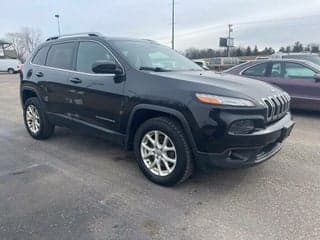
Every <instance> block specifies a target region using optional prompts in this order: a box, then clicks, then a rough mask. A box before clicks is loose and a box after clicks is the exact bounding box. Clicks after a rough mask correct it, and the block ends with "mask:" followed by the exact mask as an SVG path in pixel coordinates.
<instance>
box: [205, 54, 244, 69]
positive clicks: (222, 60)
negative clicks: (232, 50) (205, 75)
mask: <svg viewBox="0 0 320 240" xmlns="http://www.w3.org/2000/svg"><path fill="white" fill-rule="evenodd" d="M239 63H240V59H239V58H238V57H216V58H210V59H209V63H208V66H209V67H210V69H213V70H216V71H223V70H226V69H228V68H231V67H233V66H236V65H238V64H239Z"/></svg>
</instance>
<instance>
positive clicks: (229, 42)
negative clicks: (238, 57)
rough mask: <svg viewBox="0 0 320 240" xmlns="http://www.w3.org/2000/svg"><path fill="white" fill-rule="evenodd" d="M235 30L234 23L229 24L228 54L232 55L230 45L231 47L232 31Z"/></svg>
mask: <svg viewBox="0 0 320 240" xmlns="http://www.w3.org/2000/svg"><path fill="white" fill-rule="evenodd" d="M232 32H233V29H232V24H229V25H228V40H227V54H228V57H230V47H231V33H232Z"/></svg>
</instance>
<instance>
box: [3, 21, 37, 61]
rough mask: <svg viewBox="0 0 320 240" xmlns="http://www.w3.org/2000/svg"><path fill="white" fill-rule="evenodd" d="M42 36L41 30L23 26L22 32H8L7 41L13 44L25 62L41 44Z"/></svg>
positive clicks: (19, 56)
mask: <svg viewBox="0 0 320 240" xmlns="http://www.w3.org/2000/svg"><path fill="white" fill-rule="evenodd" d="M41 36H42V33H41V31H39V30H35V29H32V28H29V27H23V28H22V29H21V31H20V32H14V33H7V34H6V38H7V41H8V42H10V43H11V44H12V47H13V49H14V50H15V51H16V53H17V57H18V59H19V60H20V61H21V62H24V61H25V60H26V58H27V57H28V55H30V54H31V53H32V51H33V50H34V49H35V48H36V47H37V46H38V45H39V44H40V42H41V41H42V37H41Z"/></svg>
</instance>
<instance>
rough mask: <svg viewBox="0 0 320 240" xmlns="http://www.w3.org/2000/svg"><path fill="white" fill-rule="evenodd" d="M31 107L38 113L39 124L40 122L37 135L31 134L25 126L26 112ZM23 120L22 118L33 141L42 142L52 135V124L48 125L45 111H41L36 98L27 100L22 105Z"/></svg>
mask: <svg viewBox="0 0 320 240" xmlns="http://www.w3.org/2000/svg"><path fill="white" fill-rule="evenodd" d="M30 105H33V106H34V107H35V108H36V110H37V111H38V113H39V122H40V127H39V131H38V132H37V133H33V132H32V131H31V130H30V129H29V126H28V124H27V119H26V110H27V108H28V106H30ZM23 118H24V124H25V127H26V129H27V131H28V133H29V134H30V136H31V137H33V138H34V139H38V140H42V139H47V138H49V137H51V136H52V134H53V133H54V127H55V126H54V124H52V123H50V122H49V120H48V118H47V115H46V113H45V111H44V110H43V108H42V106H41V103H40V102H39V100H38V98H35V97H33V98H28V99H27V100H26V102H25V104H24V108H23Z"/></svg>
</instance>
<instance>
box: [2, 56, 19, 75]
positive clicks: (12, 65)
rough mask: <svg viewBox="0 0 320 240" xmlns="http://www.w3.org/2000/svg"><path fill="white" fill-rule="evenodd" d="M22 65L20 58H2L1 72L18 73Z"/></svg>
mask: <svg viewBox="0 0 320 240" xmlns="http://www.w3.org/2000/svg"><path fill="white" fill-rule="evenodd" d="M20 65H21V62H20V61H19V60H18V59H9V58H2V59H0V72H8V73H9V74H13V73H17V72H19V70H20Z"/></svg>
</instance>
